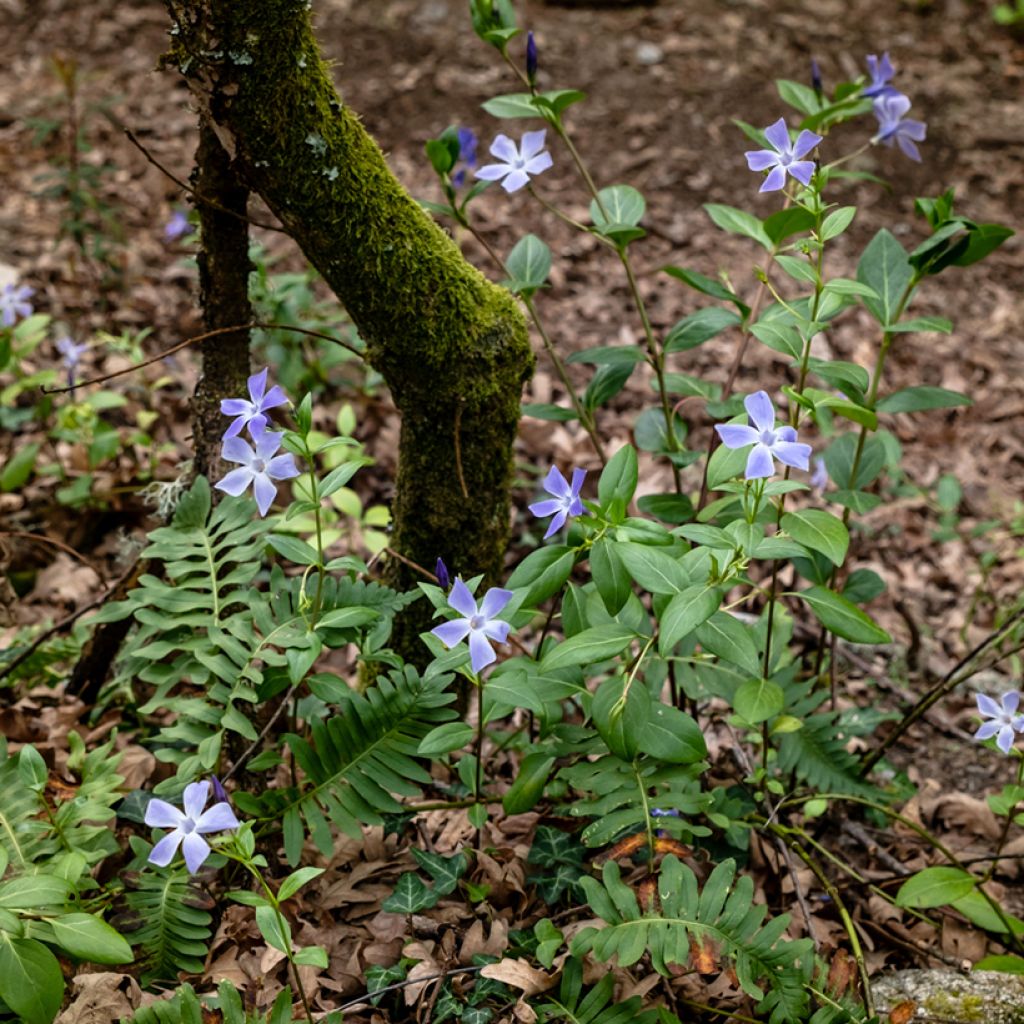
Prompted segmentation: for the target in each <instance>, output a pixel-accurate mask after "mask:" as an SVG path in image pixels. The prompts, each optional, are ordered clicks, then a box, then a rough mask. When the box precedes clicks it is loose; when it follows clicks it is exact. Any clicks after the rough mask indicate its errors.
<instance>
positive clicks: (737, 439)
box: [715, 423, 759, 448]
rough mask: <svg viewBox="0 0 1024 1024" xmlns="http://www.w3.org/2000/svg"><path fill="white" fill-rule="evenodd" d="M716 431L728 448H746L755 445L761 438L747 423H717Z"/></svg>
mask: <svg viewBox="0 0 1024 1024" xmlns="http://www.w3.org/2000/svg"><path fill="white" fill-rule="evenodd" d="M715 430H716V431H717V432H718V436H719V437H720V438H721V439H722V444H724V445H725V447H726V448H746V446H747V445H748V444H755V443H756V442H757V439H758V436H759V435H758V433H757V431H756V430H755V429H754V428H753V427H748V426H747V424H746V423H716V424H715Z"/></svg>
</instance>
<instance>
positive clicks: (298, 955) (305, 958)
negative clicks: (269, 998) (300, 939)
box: [288, 946, 331, 1017]
mask: <svg viewBox="0 0 1024 1024" xmlns="http://www.w3.org/2000/svg"><path fill="white" fill-rule="evenodd" d="M292 959H293V960H294V961H295V962H296V963H297V964H302V965H304V966H306V967H319V968H320V970H323V971H325V970H327V968H328V967H330V965H331V961H330V959H329V958H328V956H327V950H326V949H324V947H323V946H305V947H303V948H302V949H297V950H296V951H295V954H294V956H293V957H292ZM288 1016H289V1017H290V1016H291V1010H290V1009H289V1011H288Z"/></svg>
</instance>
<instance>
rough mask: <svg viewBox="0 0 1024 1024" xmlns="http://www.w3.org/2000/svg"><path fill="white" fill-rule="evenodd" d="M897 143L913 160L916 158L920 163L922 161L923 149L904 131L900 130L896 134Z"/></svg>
mask: <svg viewBox="0 0 1024 1024" xmlns="http://www.w3.org/2000/svg"><path fill="white" fill-rule="evenodd" d="M896 145H897V146H899V147H900V149H902V150H903V152H904V153H905V154H906V155H907V156H909V157H910V159H911V160H916V161H917V162H918V163H920V162H921V151H920V150H919V149H918V148H917V146H915V145H914V143H913V142H911V141H910V139H908V138H907V136H906V135H904V134H903V133H902V132H899V133H898V134H897V135H896Z"/></svg>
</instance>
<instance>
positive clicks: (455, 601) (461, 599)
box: [448, 576, 476, 619]
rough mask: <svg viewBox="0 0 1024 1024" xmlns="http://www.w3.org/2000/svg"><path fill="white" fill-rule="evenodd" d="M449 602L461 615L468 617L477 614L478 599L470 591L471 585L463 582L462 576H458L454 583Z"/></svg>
mask: <svg viewBox="0 0 1024 1024" xmlns="http://www.w3.org/2000/svg"><path fill="white" fill-rule="evenodd" d="M448 604H449V605H450V606H451V607H452V608H454V609H455V611H457V612H459V613H460V614H461V615H465V616H466V618H467V619H471V618H473V616H474V615H476V601H475V600H474V599H473V595H472V594H471V593H470V592H469V587H467V586H466V584H465V583H463V582H462V577H461V576H459V577H456V580H455V583H454V584H453V585H452V592H451V593H450V594H449V595H448Z"/></svg>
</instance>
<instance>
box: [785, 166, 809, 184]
mask: <svg viewBox="0 0 1024 1024" xmlns="http://www.w3.org/2000/svg"><path fill="white" fill-rule="evenodd" d="M786 170H788V171H789V173H790V174H791V175H792V176H793V177H794V178H796V180H797V181H799V182H800V184H801V185H810V183H811V175H813V174H814V161H813V160H798V161H797V162H796V163H793V164H790V165H789V167H787V168H786Z"/></svg>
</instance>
